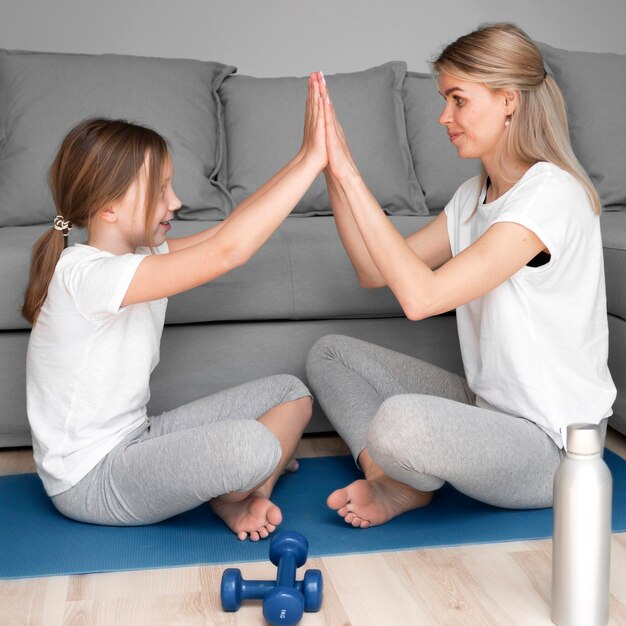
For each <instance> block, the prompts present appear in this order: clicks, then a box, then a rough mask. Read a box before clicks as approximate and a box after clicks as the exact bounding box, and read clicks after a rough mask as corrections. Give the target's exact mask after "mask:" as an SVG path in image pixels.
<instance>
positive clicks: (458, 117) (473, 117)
mask: <svg viewBox="0 0 626 626" xmlns="http://www.w3.org/2000/svg"><path fill="white" fill-rule="evenodd" d="M439 93H441V95H442V96H443V98H444V100H445V102H446V105H445V108H444V110H443V112H442V114H441V116H440V117H439V123H440V124H442V125H443V126H445V127H446V128H447V130H448V136H449V137H450V141H451V143H453V144H454V146H455V147H456V150H457V154H458V155H459V156H460V157H462V158H464V159H481V160H482V161H483V163H485V161H486V160H487V161H488V160H489V157H490V156H491V155H494V154H495V151H496V149H497V147H498V146H499V145H500V142H501V141H502V139H503V137H504V134H505V132H506V126H505V121H506V118H507V115H509V114H510V113H512V110H511V102H509V100H507V95H506V94H505V92H497V91H493V90H491V89H489V88H487V87H486V86H485V85H484V84H482V83H474V82H468V81H466V80H461V79H459V78H455V77H454V76H450V74H446V73H445V72H441V73H440V74H439Z"/></svg>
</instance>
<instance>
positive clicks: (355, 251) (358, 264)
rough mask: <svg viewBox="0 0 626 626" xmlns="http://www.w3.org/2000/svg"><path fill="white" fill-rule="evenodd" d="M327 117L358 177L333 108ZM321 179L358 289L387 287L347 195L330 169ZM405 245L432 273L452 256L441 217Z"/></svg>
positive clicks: (323, 89)
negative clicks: (353, 213)
mask: <svg viewBox="0 0 626 626" xmlns="http://www.w3.org/2000/svg"><path fill="white" fill-rule="evenodd" d="M320 92H321V95H322V97H323V98H326V96H327V95H328V93H327V90H326V88H325V84H321V85H320ZM329 114H330V115H332V118H333V123H334V127H335V129H336V132H337V134H338V136H339V139H340V140H341V142H342V144H343V145H344V146H345V148H346V151H345V157H346V158H347V160H348V162H349V165H350V169H351V171H352V172H354V173H357V174H358V169H357V167H356V164H355V162H354V160H353V158H352V155H351V154H350V151H349V149H348V148H347V142H346V138H345V134H344V132H343V129H342V128H341V125H340V124H339V121H338V120H337V118H336V115H335V111H334V108H332V106H331V107H330V111H329ZM324 176H325V177H326V186H327V188H328V196H329V198H330V203H331V206H332V208H333V215H334V217H335V223H336V224H337V231H338V232H339V236H340V238H341V241H342V243H343V246H344V248H345V249H346V252H347V253H348V257H349V258H350V261H351V263H352V266H353V267H354V271H355V273H356V275H357V278H358V279H359V283H360V285H361V286H362V287H365V288H375V287H384V286H386V285H387V282H386V280H385V278H384V277H383V275H382V274H381V273H380V271H379V269H378V267H377V266H376V263H375V262H374V261H373V259H372V256H371V255H370V253H369V251H368V249H367V246H366V244H365V241H364V239H363V235H362V233H361V231H360V230H359V226H358V223H357V222H356V221H355V219H354V217H353V215H352V211H351V209H350V203H349V202H348V199H347V197H346V194H345V192H344V191H343V189H342V187H341V185H340V184H339V182H338V180H337V179H336V177H335V176H334V175H333V173H332V171H331V168H330V167H326V169H325V170H324ZM406 241H407V242H408V244H409V246H410V247H411V248H412V250H413V251H414V252H415V254H417V256H418V257H419V258H420V259H421V260H422V261H423V262H424V263H426V265H428V266H429V267H430V268H433V269H434V268H436V267H439V266H440V265H441V264H443V263H444V262H445V261H447V260H448V259H449V258H450V257H451V256H452V253H451V250H450V243H449V240H448V231H447V226H446V216H445V214H443V213H442V214H441V215H439V216H438V217H436V218H435V219H434V220H433V221H432V222H430V223H429V224H427V225H426V226H424V227H423V228H421V229H420V230H418V231H416V232H415V233H413V234H411V235H409V236H408V237H407V238H406Z"/></svg>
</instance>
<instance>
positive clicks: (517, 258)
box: [322, 87, 545, 320]
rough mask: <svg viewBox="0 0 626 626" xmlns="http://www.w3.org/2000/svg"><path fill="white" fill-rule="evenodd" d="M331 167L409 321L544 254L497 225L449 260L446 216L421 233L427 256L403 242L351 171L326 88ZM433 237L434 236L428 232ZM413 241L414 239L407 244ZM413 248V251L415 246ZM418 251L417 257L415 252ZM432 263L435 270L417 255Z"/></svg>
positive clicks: (475, 293)
mask: <svg viewBox="0 0 626 626" xmlns="http://www.w3.org/2000/svg"><path fill="white" fill-rule="evenodd" d="M322 96H323V101H324V108H325V117H326V148H327V152H328V162H329V167H330V169H331V172H332V174H333V176H334V177H335V179H336V181H337V182H338V184H339V186H340V187H341V189H342V191H343V193H344V195H345V198H346V201H347V204H348V206H349V207H350V211H351V214H352V217H353V219H354V221H355V223H356V225H357V227H358V231H359V233H360V234H361V236H362V238H363V242H364V245H365V247H366V248H367V251H368V252H369V255H370V257H371V259H372V261H373V263H374V264H375V266H376V268H377V269H378V271H379V272H380V275H381V276H382V278H383V280H384V281H385V283H386V284H387V285H388V286H389V287H390V289H391V290H392V291H393V293H394V295H395V296H396V298H397V299H398V301H399V302H400V305H401V306H402V309H403V311H404V313H405V314H406V316H407V317H408V318H409V319H412V320H418V319H422V318H425V317H429V316H431V315H437V314H439V313H443V312H445V311H449V310H451V309H454V308H456V307H458V306H460V305H462V304H465V303H467V302H470V301H471V300H474V299H475V298H477V297H479V296H482V295H484V294H485V293H487V292H489V291H491V290H493V289H494V288H495V287H497V286H498V285H499V284H501V283H502V282H504V281H505V280H507V279H508V278H510V277H511V276H512V275H513V274H515V272H517V271H518V270H519V269H521V268H522V267H524V265H526V263H528V261H530V260H531V259H532V258H533V257H534V256H536V255H537V254H538V253H539V252H540V251H541V250H543V249H544V248H545V246H544V244H543V243H542V241H541V240H540V239H539V238H538V237H537V236H536V235H535V234H534V233H533V232H532V231H530V230H529V229H527V228H525V227H524V226H521V225H519V224H515V223H510V222H502V223H498V224H494V225H493V226H491V228H489V229H488V230H487V232H486V233H485V234H484V235H483V236H482V237H480V238H479V239H478V240H477V241H476V242H475V243H474V244H472V245H471V246H470V247H468V248H467V249H466V250H464V251H463V252H462V253H460V254H458V255H457V256H455V257H453V258H451V252H450V244H449V241H448V238H447V232H446V233H445V241H446V246H443V245H442V241H443V234H444V232H445V231H446V229H445V225H446V223H445V220H446V216H445V214H442V215H439V216H438V217H437V218H436V219H435V220H434V221H433V222H432V223H431V225H429V226H430V227H431V228H429V227H428V226H427V227H426V228H425V229H422V231H420V232H424V233H426V234H433V235H434V236H435V244H434V245H433V247H432V248H430V250H429V241H428V240H427V238H426V237H424V236H419V237H418V236H417V235H416V236H412V237H413V240H412V241H409V240H405V238H404V237H403V236H402V235H401V234H400V233H399V232H398V231H397V230H396V228H395V227H394V226H393V224H392V223H391V221H390V220H389V219H387V217H386V215H385V214H384V212H383V211H382V209H381V208H380V206H379V205H378V202H377V201H376V199H375V198H374V196H373V195H372V194H371V192H370V191H369V189H368V188H367V187H366V185H365V183H364V182H363V179H362V178H361V176H360V174H359V172H358V171H357V170H356V168H355V167H354V166H353V162H352V159H351V158H350V156H349V149H348V146H347V144H346V142H345V139H344V138H343V137H342V136H341V134H340V133H339V131H338V129H337V126H336V125H335V118H334V116H333V114H332V113H333V112H332V104H331V103H330V100H329V99H328V98H327V97H326V93H325V89H324V88H323V87H322ZM429 231H430V232H429ZM409 239H410V238H409ZM411 244H412V245H411ZM415 248H417V251H416V249H415ZM420 250H421V251H426V254H425V256H426V257H427V258H428V259H429V260H430V261H431V262H432V264H433V266H434V267H438V266H439V265H440V267H438V269H432V268H431V267H430V266H429V265H428V264H427V263H426V262H424V260H422V258H420V255H419V251H420Z"/></svg>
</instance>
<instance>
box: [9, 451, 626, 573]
mask: <svg viewBox="0 0 626 626" xmlns="http://www.w3.org/2000/svg"><path fill="white" fill-rule="evenodd" d="M605 459H606V462H607V464H608V465H609V468H610V469H611V472H612V474H613V494H614V497H613V530H614V531H615V532H622V531H626V498H625V497H624V495H625V494H626V461H624V460H623V459H621V458H620V457H618V456H617V455H615V454H613V453H611V452H610V451H608V450H607V451H606V452H605ZM358 477H360V474H359V472H358V471H357V469H356V468H355V466H354V463H353V461H352V458H351V457H348V456H337V457H322V458H314V459H303V460H301V461H300V470H299V471H298V472H297V473H295V474H286V475H284V476H283V477H282V478H281V479H280V481H279V482H278V485H277V486H276V489H275V491H274V497H273V500H274V501H275V502H276V503H277V504H278V505H279V506H280V507H281V509H282V511H283V518H284V521H283V524H282V528H283V529H288V530H296V531H298V532H300V533H302V534H303V535H304V536H305V537H307V539H308V540H309V544H310V549H309V556H312V557H316V556H328V555H336V554H354V553H363V552H383V551H390V550H405V549H415V548H428V547H440V546H455V545H463V544H472V543H493V542H501V541H518V540H527V539H544V538H547V537H550V536H551V534H552V509H541V510H529V511H511V510H505V509H498V508H495V507H491V506H488V505H485V504H481V503H480V502H477V501H475V500H472V499H471V498H468V497H466V496H464V495H462V494H460V493H459V492H458V491H456V490H455V489H453V488H452V487H450V486H449V485H445V486H444V487H443V488H442V489H440V490H439V491H438V492H437V493H436V495H435V497H434V499H433V501H432V503H431V504H430V505H429V506H427V507H425V508H423V509H418V510H416V511H411V512H409V513H406V514H404V515H402V516H400V517H398V518H396V519H394V520H392V521H391V522H388V523H387V524H384V525H383V526H378V527H372V528H368V529H365V530H361V529H355V528H352V527H350V526H348V525H347V524H346V523H345V522H344V521H343V520H342V519H341V518H340V517H339V516H338V515H337V514H336V513H335V512H334V511H331V510H329V509H328V508H327V507H326V505H325V500H326V497H327V495H328V494H329V493H330V492H331V491H333V490H334V489H336V488H338V487H342V486H344V485H346V484H347V483H349V482H351V481H352V480H355V479H356V478H358ZM267 556H268V542H267V541H260V542H258V543H252V542H250V541H246V542H240V541H238V540H237V539H236V537H235V536H234V535H233V534H232V533H231V532H230V531H229V530H228V529H227V528H226V527H225V526H224V524H223V523H222V522H221V521H220V520H219V519H218V518H217V517H215V516H214V515H213V514H212V512H211V511H210V509H209V507H208V506H206V505H204V506H200V507H198V508H196V509H194V510H192V511H188V512H187V513H183V514H181V515H178V516H176V517H174V518H172V519H170V520H167V521H165V522H161V523H159V524H154V525H151V526H139V527H126V528H119V527H110V526H95V525H91V524H82V523H79V522H74V521H71V520H69V519H67V518H65V517H63V516H62V515H61V514H59V513H58V512H57V511H56V509H55V508H54V507H53V506H52V504H51V502H50V500H49V499H48V497H47V496H46V494H45V492H44V490H43V487H42V484H41V481H40V480H39V478H38V476H37V475H35V474H22V475H17V476H4V477H0V578H32V577H37V576H54V575H68V574H85V573H95V572H110V571H121V570H137V569H152V568H162V567H177V566H185V565H198V564H231V563H237V562H242V561H264V560H266V559H267Z"/></svg>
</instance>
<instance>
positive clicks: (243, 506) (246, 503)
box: [209, 492, 283, 541]
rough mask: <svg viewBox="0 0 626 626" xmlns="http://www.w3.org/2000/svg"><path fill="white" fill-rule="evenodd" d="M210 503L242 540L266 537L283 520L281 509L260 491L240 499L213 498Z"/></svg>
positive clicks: (256, 539)
mask: <svg viewBox="0 0 626 626" xmlns="http://www.w3.org/2000/svg"><path fill="white" fill-rule="evenodd" d="M209 504H210V505H211V508H212V509H213V512H214V513H215V514H216V515H217V516H218V517H220V518H221V519H222V520H223V521H224V523H225V524H226V526H228V528H230V529H231V530H232V531H233V532H234V533H235V534H236V535H237V538H238V539H239V540H241V541H244V540H245V539H247V538H248V537H250V541H258V540H259V539H265V538H266V537H268V536H269V534H270V533H273V532H274V531H275V530H276V526H278V524H280V523H281V522H282V521H283V514H282V513H281V511H280V509H279V508H278V507H277V506H276V505H275V504H274V503H273V502H272V501H271V500H269V499H268V498H266V497H265V496H264V495H262V494H260V493H258V492H256V493H251V494H249V495H248V496H247V497H245V498H244V499H243V500H238V501H232V500H223V499H221V498H219V497H218V498H213V500H211V501H210V502H209Z"/></svg>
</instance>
